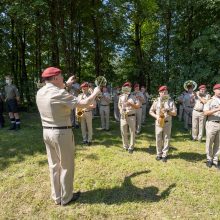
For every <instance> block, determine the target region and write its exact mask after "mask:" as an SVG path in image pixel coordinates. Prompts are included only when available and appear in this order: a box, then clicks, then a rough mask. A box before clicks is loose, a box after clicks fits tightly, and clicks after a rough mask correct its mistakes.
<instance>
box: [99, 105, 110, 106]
mask: <svg viewBox="0 0 220 220" xmlns="http://www.w3.org/2000/svg"><path fill="white" fill-rule="evenodd" d="M101 106H109V105H101Z"/></svg>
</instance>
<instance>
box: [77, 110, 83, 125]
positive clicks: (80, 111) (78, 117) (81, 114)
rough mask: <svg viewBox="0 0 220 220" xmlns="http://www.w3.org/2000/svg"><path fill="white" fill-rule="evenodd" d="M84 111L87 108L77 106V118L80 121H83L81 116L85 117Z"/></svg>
mask: <svg viewBox="0 0 220 220" xmlns="http://www.w3.org/2000/svg"><path fill="white" fill-rule="evenodd" d="M84 112H85V109H83V108H76V118H77V120H78V122H80V121H81V118H82V117H83V114H84Z"/></svg>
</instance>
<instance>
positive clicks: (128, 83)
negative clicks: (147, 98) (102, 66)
mask: <svg viewBox="0 0 220 220" xmlns="http://www.w3.org/2000/svg"><path fill="white" fill-rule="evenodd" d="M126 86H128V87H131V83H130V82H126V83H124V85H123V86H122V87H126Z"/></svg>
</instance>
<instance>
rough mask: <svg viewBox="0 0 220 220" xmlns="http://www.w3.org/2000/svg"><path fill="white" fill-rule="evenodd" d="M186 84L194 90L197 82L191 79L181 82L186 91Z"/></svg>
mask: <svg viewBox="0 0 220 220" xmlns="http://www.w3.org/2000/svg"><path fill="white" fill-rule="evenodd" d="M188 86H192V87H193V91H195V90H196V88H197V83H196V82H195V81H193V80H187V81H186V82H184V84H183V88H184V89H185V90H186V91H187V90H188V88H187V87H188Z"/></svg>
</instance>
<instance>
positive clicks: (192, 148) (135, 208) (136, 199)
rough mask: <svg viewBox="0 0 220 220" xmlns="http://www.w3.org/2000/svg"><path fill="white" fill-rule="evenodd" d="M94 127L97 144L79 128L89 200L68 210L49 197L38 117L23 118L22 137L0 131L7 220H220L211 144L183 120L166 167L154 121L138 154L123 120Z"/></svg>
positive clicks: (79, 168)
mask: <svg viewBox="0 0 220 220" xmlns="http://www.w3.org/2000/svg"><path fill="white" fill-rule="evenodd" d="M30 122H31V123H30ZM93 122H94V123H93V127H94V136H93V144H92V146H84V145H82V144H81V141H82V137H81V131H80V129H74V130H73V132H74V136H75V142H76V157H75V158H76V159H75V180H74V190H75V191H76V190H81V192H82V196H81V197H80V199H79V200H78V201H77V202H76V203H73V204H71V205H69V206H67V207H65V208H62V207H58V206H56V205H54V204H53V202H52V201H51V200H50V181H49V170H48V163H47V156H46V151H45V146H44V143H43V141H42V128H41V124H40V120H39V116H38V114H27V113H26V114H22V129H21V131H19V132H11V131H8V130H7V129H6V128H4V129H3V130H0V133H1V136H0V140H1V142H0V181H1V185H0V202H1V209H0V219H163V218H164V219H176V218H179V219H197V218H198V217H200V218H201V219H209V218H210V215H211V216H213V219H218V218H217V217H218V216H219V213H220V206H219V205H218V201H219V200H220V189H219V187H217V186H218V185H219V184H220V178H219V177H220V173H219V172H217V170H216V169H214V168H212V169H208V168H206V166H205V159H206V157H205V142H202V143H199V142H192V141H191V140H190V135H189V134H188V133H187V132H185V131H184V130H183V129H182V124H181V123H180V122H178V121H177V120H176V119H175V120H174V123H173V132H172V140H171V147H170V150H169V157H168V162H167V163H162V162H161V161H159V162H158V161H156V160H155V156H156V146H155V137H154V123H153V119H152V118H149V117H148V118H147V123H146V125H145V126H143V127H142V133H141V134H140V135H138V136H137V140H136V145H135V150H134V153H133V154H129V153H128V152H127V151H125V150H124V149H123V148H122V140H121V134H120V130H119V129H120V126H119V123H117V122H114V121H113V120H112V119H111V122H110V131H101V130H100V119H99V118H97V117H95V119H94V121H93ZM210 197H211V199H210ZM210 213H212V214H210ZM201 216H202V217H201Z"/></svg>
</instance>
